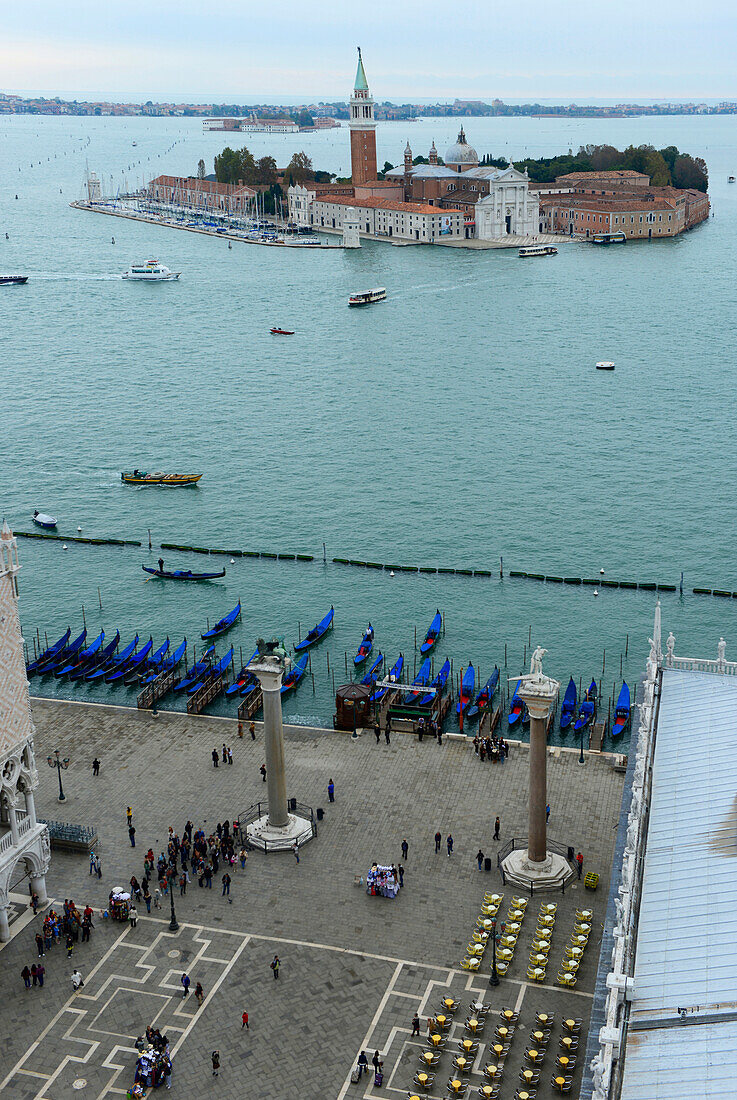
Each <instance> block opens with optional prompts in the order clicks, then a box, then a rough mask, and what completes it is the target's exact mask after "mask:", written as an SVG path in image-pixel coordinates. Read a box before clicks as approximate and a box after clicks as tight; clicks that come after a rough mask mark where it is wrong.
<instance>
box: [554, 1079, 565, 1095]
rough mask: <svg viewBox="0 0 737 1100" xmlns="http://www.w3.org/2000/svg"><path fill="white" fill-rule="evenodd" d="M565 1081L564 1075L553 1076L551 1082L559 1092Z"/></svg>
mask: <svg viewBox="0 0 737 1100" xmlns="http://www.w3.org/2000/svg"><path fill="white" fill-rule="evenodd" d="M565 1083H566V1079H565V1077H554V1078H553V1084H554V1085H555V1087H556V1088H557V1089H558V1091H559V1092H561V1091H562V1089H563V1086H564V1085H565Z"/></svg>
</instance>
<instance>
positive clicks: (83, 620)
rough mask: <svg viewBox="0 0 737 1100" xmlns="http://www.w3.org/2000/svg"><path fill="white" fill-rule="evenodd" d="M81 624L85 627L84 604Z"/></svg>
mask: <svg viewBox="0 0 737 1100" xmlns="http://www.w3.org/2000/svg"><path fill="white" fill-rule="evenodd" d="M82 626H83V627H84V628H85V630H86V629H87V620H86V619H85V617H84V604H82Z"/></svg>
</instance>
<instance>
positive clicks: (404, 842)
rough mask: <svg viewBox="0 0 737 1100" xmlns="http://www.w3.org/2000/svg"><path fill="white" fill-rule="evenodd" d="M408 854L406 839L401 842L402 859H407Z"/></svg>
mask: <svg viewBox="0 0 737 1100" xmlns="http://www.w3.org/2000/svg"><path fill="white" fill-rule="evenodd" d="M408 852H409V844H408V843H407V840H406V838H405V839H404V840H403V841H402V859H404V860H406V859H407V853H408Z"/></svg>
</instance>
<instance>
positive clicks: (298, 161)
mask: <svg viewBox="0 0 737 1100" xmlns="http://www.w3.org/2000/svg"><path fill="white" fill-rule="evenodd" d="M284 174H285V175H288V174H291V176H292V178H293V179H294V182H295V183H306V182H307V181H308V180H312V179H313V171H312V161H311V160H310V158H309V157H308V156H307V153H305V152H302V153H293V154H292V159H291V160H290V162H289V164H288V165H287V167H286V169H285V171H284Z"/></svg>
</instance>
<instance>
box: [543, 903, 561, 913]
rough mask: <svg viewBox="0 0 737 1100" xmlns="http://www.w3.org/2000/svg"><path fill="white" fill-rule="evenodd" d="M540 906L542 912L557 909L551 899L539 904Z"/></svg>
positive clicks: (555, 910) (552, 911) (551, 911)
mask: <svg viewBox="0 0 737 1100" xmlns="http://www.w3.org/2000/svg"><path fill="white" fill-rule="evenodd" d="M540 908H541V909H542V911H543V912H544V913H556V912H557V911H558V906H557V905H555V904H554V902H552V901H549V902H546V903H545V904H544V905H541V906H540Z"/></svg>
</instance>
